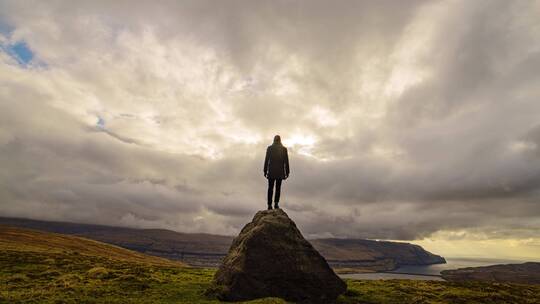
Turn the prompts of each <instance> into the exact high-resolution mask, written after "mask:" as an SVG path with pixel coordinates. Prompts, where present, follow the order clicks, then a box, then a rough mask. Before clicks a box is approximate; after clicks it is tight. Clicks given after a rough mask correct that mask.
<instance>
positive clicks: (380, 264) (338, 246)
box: [0, 217, 446, 271]
mask: <svg viewBox="0 0 540 304" xmlns="http://www.w3.org/2000/svg"><path fill="white" fill-rule="evenodd" d="M0 224H4V225H10V226H17V227H24V228H31V229H37V230H44V231H48V232H55V233H62V234H71V235H78V236H82V237H85V238H90V239H94V240H98V241H101V242H105V243H110V244H114V245H117V246H120V247H123V248H127V249H130V250H135V251H138V252H141V253H145V254H149V255H154V256H159V257H164V258H168V259H175V260H181V261H184V262H186V263H188V264H190V265H193V266H206V267H208V266H210V267H217V266H218V265H219V263H220V260H221V258H222V257H224V256H225V254H226V253H227V251H228V250H229V247H230V245H231V243H232V240H233V237H232V236H223V235H215V234H207V233H183V232H176V231H172V230H167V229H137V228H127V227H115V226H106V225H96V224H78V223H72V222H55V221H43V220H33V219H22V218H9V217H0ZM309 242H311V243H312V244H313V246H314V247H315V248H316V249H317V250H318V251H319V252H321V254H322V255H323V256H324V257H325V258H326V259H327V260H328V262H329V263H330V264H331V266H332V267H333V268H339V269H348V268H352V269H354V271H358V270H360V271H389V270H393V269H395V268H397V267H399V266H400V265H428V264H436V263H445V262H446V261H445V260H444V258H443V257H441V256H438V255H435V254H432V253H430V252H428V251H426V250H424V249H423V248H422V247H420V246H418V245H415V244H410V243H401V242H391V241H374V240H365V239H338V238H327V239H310V240H309Z"/></svg>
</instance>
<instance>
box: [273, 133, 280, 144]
mask: <svg viewBox="0 0 540 304" xmlns="http://www.w3.org/2000/svg"><path fill="white" fill-rule="evenodd" d="M274 143H275V144H281V137H280V136H279V135H276V136H274Z"/></svg>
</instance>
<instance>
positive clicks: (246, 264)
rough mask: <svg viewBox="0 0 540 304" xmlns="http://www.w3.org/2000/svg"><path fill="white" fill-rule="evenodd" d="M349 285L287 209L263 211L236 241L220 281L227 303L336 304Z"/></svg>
mask: <svg viewBox="0 0 540 304" xmlns="http://www.w3.org/2000/svg"><path fill="white" fill-rule="evenodd" d="M345 290H346V285H345V283H344V282H343V281H342V280H341V279H340V278H339V277H338V276H337V275H336V274H335V273H334V271H333V270H332V269H331V268H330V266H328V264H327V263H326V260H325V259H324V258H323V257H322V256H321V255H320V254H319V252H317V250H315V249H314V248H313V246H311V244H310V243H309V242H308V241H306V240H305V239H304V237H303V236H302V234H301V233H300V231H299V230H298V228H297V227H296V225H295V223H294V222H293V221H292V220H291V219H290V218H289V217H288V216H287V214H286V213H285V212H284V211H283V210H281V209H277V210H267V211H259V212H257V214H256V215H255V217H254V218H253V220H252V221H251V222H250V223H248V224H247V225H246V226H245V227H244V228H243V229H242V231H241V232H240V234H239V235H238V237H236V238H235V239H234V241H233V243H232V245H231V248H230V249H229V253H228V254H227V256H226V257H225V259H224V261H223V264H222V265H221V267H220V268H219V269H218V271H217V272H216V274H215V277H214V291H215V292H217V295H218V298H220V299H222V300H229V301H236V300H249V299H255V298H262V297H280V298H283V299H285V300H288V301H295V302H308V303H331V302H332V301H333V300H335V299H336V298H337V296H338V295H339V294H341V293H343V292H344V291H345Z"/></svg>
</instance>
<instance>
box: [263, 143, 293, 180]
mask: <svg viewBox="0 0 540 304" xmlns="http://www.w3.org/2000/svg"><path fill="white" fill-rule="evenodd" d="M263 170H264V173H266V174H267V176H266V177H267V178H271V179H278V178H279V179H285V178H286V177H287V176H289V155H288V154H287V148H285V147H284V146H283V145H282V144H280V143H274V144H272V145H271V146H268V148H266V157H265V158H264V169H263Z"/></svg>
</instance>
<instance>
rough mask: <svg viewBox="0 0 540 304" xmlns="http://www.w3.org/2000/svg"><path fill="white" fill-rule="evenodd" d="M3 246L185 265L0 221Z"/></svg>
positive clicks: (19, 249) (9, 248) (23, 249)
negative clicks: (4, 223) (13, 225)
mask: <svg viewBox="0 0 540 304" xmlns="http://www.w3.org/2000/svg"><path fill="white" fill-rule="evenodd" d="M0 250H2V251H4V250H10V251H33V252H49V253H61V252H73V253H76V254H81V255H91V256H98V257H104V258H109V259H114V260H120V261H129V262H136V263H145V264H152V265H163V266H185V264H183V263H180V262H177V261H171V260H167V259H164V258H159V257H155V256H148V255H145V254H141V253H138V252H134V251H131V250H128V249H124V248H120V247H117V246H114V245H109V244H105V243H101V242H98V241H94V240H89V239H85V238H82V237H77V236H71V235H62V234H57V233H50V232H41V231H36V230H30V229H24V228H15V227H9V226H3V225H0Z"/></svg>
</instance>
